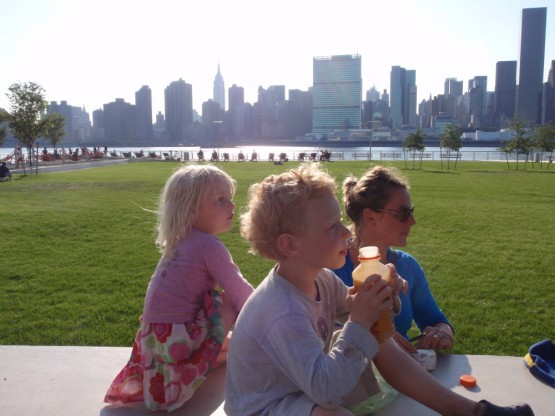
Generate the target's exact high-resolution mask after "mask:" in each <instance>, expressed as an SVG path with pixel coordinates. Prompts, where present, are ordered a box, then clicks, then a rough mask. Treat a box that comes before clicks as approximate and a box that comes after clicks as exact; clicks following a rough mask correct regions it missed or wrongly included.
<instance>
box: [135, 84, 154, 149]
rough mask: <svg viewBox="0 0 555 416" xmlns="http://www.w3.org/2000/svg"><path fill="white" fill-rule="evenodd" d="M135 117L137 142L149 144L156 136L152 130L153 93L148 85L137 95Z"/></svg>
mask: <svg viewBox="0 0 555 416" xmlns="http://www.w3.org/2000/svg"><path fill="white" fill-rule="evenodd" d="M135 116H136V121H135V127H136V129H137V140H139V141H141V142H142V143H144V144H147V142H148V141H149V140H151V139H152V138H153V136H154V130H153V128H152V91H151V90H150V88H149V87H148V85H143V86H142V87H141V89H140V90H139V91H137V92H136V93H135Z"/></svg>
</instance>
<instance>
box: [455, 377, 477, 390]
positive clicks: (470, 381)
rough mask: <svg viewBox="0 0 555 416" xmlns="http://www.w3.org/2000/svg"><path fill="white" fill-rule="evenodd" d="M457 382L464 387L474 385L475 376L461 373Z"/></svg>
mask: <svg viewBox="0 0 555 416" xmlns="http://www.w3.org/2000/svg"><path fill="white" fill-rule="evenodd" d="M459 382H460V383H461V385H463V386H464V387H476V378H475V377H473V376H471V375H470V374H463V375H462V376H461V378H460V379H459Z"/></svg>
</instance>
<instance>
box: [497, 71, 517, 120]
mask: <svg viewBox="0 0 555 416" xmlns="http://www.w3.org/2000/svg"><path fill="white" fill-rule="evenodd" d="M515 102H516V61H500V62H497V64H496V65H495V110H494V111H495V118H496V120H497V124H498V125H501V126H502V125H503V124H504V123H503V120H507V121H508V120H511V119H512V118H513V117H514V114H515ZM499 123H501V124H499Z"/></svg>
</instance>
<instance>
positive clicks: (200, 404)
mask: <svg viewBox="0 0 555 416" xmlns="http://www.w3.org/2000/svg"><path fill="white" fill-rule="evenodd" d="M130 353H131V348H115V347H46V346H44V347H42V346H37V347H32V346H5V345H0V415H2V416H31V415H32V416H39V415H40V416H99V415H100V416H132V415H133V416H135V415H158V416H160V415H163V414H165V413H160V412H158V413H157V412H151V411H149V410H147V409H146V408H145V407H144V406H133V407H113V406H108V405H106V404H105V403H104V402H103V399H104V395H105V394H106V390H107V389H108V386H109V385H110V383H111V382H112V380H113V379H114V377H115V376H116V375H117V374H118V372H119V371H120V370H121V369H122V368H123V366H124V365H125V363H126V361H127V360H128V359H129V354H130ZM399 371H402V369H399ZM462 374H472V375H473V376H474V377H476V379H477V381H478V386H477V387H475V388H472V389H467V388H465V387H462V386H461V385H460V384H459V377H460V376H461V375H462ZM432 375H433V376H434V377H435V378H436V379H437V380H438V381H439V382H440V383H442V384H443V385H444V386H446V387H448V388H449V389H451V390H453V391H456V392H457V393H459V394H461V395H463V396H466V397H469V398H471V399H473V400H476V401H477V400H481V399H487V400H489V401H491V402H493V403H496V404H499V405H509V404H514V403H518V402H528V403H529V404H530V405H531V406H532V408H533V409H534V412H535V415H536V416H553V415H555V389H553V388H552V387H550V386H548V385H547V384H544V383H542V382H540V381H539V380H537V379H536V378H535V377H534V376H532V375H531V374H530V372H529V371H528V369H527V368H526V367H525V366H524V363H523V359H522V358H520V357H498V356H487V355H450V356H443V357H439V358H438V363H437V368H436V369H435V370H434V371H433V372H432ZM224 398H225V368H224V367H221V368H219V369H217V370H216V371H214V372H213V373H211V374H210V375H209V377H208V380H207V381H206V382H204V383H203V384H202V385H201V386H200V387H199V389H198V390H197V392H196V393H195V395H194V396H193V399H192V400H190V401H189V402H187V403H186V404H185V405H184V406H183V407H181V408H180V409H178V410H176V411H174V412H172V413H171V415H172V416H173V415H176V416H183V415H188V416H210V415H214V416H223V415H224V411H223V401H224ZM376 415H377V416H393V415H410V416H431V415H437V413H435V412H433V411H431V410H430V409H428V408H426V407H424V406H422V405H421V404H419V403H417V402H415V401H413V400H411V399H409V398H407V397H405V396H403V395H399V397H398V398H397V399H396V400H395V401H394V402H393V403H391V404H390V405H389V406H387V407H386V408H385V409H383V410H381V411H379V412H378V413H376Z"/></svg>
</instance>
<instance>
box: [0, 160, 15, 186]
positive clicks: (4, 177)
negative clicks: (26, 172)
mask: <svg viewBox="0 0 555 416" xmlns="http://www.w3.org/2000/svg"><path fill="white" fill-rule="evenodd" d="M11 180H12V173H11V172H10V168H8V166H6V162H2V165H0V182H4V181H11Z"/></svg>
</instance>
